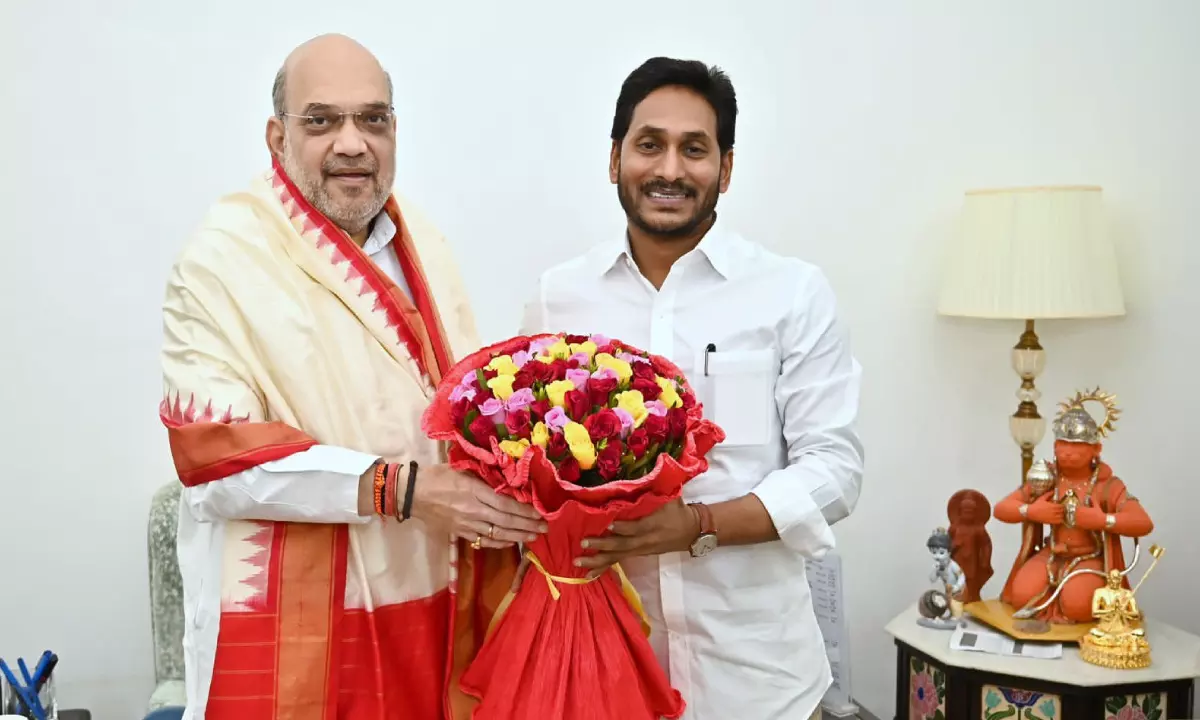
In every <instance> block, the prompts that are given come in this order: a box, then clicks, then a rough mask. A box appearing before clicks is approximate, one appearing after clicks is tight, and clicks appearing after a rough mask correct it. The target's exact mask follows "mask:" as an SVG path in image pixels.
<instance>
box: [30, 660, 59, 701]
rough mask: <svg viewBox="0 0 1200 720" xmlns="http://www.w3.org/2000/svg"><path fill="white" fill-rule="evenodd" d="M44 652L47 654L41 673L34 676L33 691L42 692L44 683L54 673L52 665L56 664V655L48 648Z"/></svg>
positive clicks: (48, 680)
mask: <svg viewBox="0 0 1200 720" xmlns="http://www.w3.org/2000/svg"><path fill="white" fill-rule="evenodd" d="M46 652H47V653H48V655H46V664H45V666H44V667H43V668H42V672H41V674H39V675H38V676H37V677H35V678H34V683H35V684H34V687H33V691H34V692H35V693H39V694H40V693H41V692H42V688H43V687H45V685H46V683H48V682H50V678H51V677H53V675H54V667H55V666H56V665H58V655H55V654H54V653H52V652H50V651H49V650H47V651H46Z"/></svg>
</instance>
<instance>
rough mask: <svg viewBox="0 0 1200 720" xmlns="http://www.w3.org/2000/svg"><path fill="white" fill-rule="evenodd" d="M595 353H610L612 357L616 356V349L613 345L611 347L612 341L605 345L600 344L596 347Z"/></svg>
mask: <svg viewBox="0 0 1200 720" xmlns="http://www.w3.org/2000/svg"><path fill="white" fill-rule="evenodd" d="M596 354H597V355H601V354H607V355H612V356H613V357H616V355H617V349H616V348H615V347H613V344H612V343H609V344H607V345H601V346H600V347H598V348H596Z"/></svg>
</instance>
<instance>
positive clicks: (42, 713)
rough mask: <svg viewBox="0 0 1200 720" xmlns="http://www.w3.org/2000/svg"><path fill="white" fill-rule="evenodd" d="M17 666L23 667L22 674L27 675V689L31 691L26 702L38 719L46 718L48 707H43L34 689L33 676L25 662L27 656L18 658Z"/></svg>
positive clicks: (43, 719)
mask: <svg viewBox="0 0 1200 720" xmlns="http://www.w3.org/2000/svg"><path fill="white" fill-rule="evenodd" d="M17 666H18V667H20V668H21V674H22V675H24V676H25V689H26V690H27V691H28V692H29V702H27V703H25V704H26V705H27V706H28V707H29V710H30V712H32V713H33V716H34V717H35V718H37V720H46V709H45V708H43V707H42V700H41V698H39V697H38V694H37V693H36V692H34V690H33V676H32V675H30V674H29V666H28V665H26V664H25V658H17Z"/></svg>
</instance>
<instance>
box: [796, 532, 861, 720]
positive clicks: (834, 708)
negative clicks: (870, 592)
mask: <svg viewBox="0 0 1200 720" xmlns="http://www.w3.org/2000/svg"><path fill="white" fill-rule="evenodd" d="M807 565H808V567H807V574H808V587H809V590H810V591H811V592H812V601H813V610H814V611H815V612H816V615H817V625H818V626H819V627H820V628H821V636H822V637H823V638H824V639H825V655H826V657H828V658H829V668H830V670H832V671H833V685H831V686H830V688H829V691H828V692H826V693H825V699H824V701H823V702H822V703H821V705H822V707H823V708H824V709H825V710H826V711H827V712H828V713H829V714H831V715H841V716H845V715H853V714H855V713H857V712H858V706H857V705H855V704H854V700H853V697H854V696H853V694H852V693H851V691H850V645H849V643H847V642H846V617H845V614H844V613H843V607H844V599H843V597H842V558H841V557H840V556H839V555H837V554H836V553H829V554H828V555H826V556H825V557H824V558H822V559H821V560H810V561H808V563H807Z"/></svg>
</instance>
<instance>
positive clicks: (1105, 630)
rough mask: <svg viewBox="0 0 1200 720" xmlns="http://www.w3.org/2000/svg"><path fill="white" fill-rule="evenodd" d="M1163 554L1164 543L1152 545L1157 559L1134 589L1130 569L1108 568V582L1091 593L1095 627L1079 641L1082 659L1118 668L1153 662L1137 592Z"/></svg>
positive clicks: (1151, 551)
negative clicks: (1127, 581) (1128, 579)
mask: <svg viewBox="0 0 1200 720" xmlns="http://www.w3.org/2000/svg"><path fill="white" fill-rule="evenodd" d="M1162 554H1163V549H1162V548H1161V547H1159V546H1158V545H1153V546H1151V548H1150V555H1151V556H1153V557H1154V562H1153V563H1151V564H1150V567H1149V569H1147V570H1146V574H1145V575H1143V576H1142V579H1141V580H1140V581H1138V584H1137V587H1135V588H1133V589H1132V590H1130V589H1129V588H1127V587H1125V586H1124V583H1123V580H1124V579H1125V575H1126V574H1127V573H1124V572H1121V571H1120V570H1111V571H1109V573H1108V577H1107V578H1106V579H1107V581H1108V584H1107V586H1106V587H1102V588H1100V589H1099V590H1097V591H1096V594H1095V595H1094V596H1093V597H1092V615H1093V616H1094V617H1095V618H1096V627H1094V628H1092V629H1091V630H1090V631H1088V634H1087V635H1085V636H1084V637H1083V638H1082V639H1081V640H1080V641H1079V657H1080V659H1082V660H1084V661H1085V662H1089V663H1091V664H1093V665H1099V666H1101V667H1107V668H1113V669H1115V670H1133V669H1137V668H1144V667H1149V666H1150V643H1149V642H1147V641H1146V631H1145V630H1144V629H1142V628H1141V627H1140V625H1141V621H1142V611H1141V610H1139V609H1138V605H1137V598H1136V597H1134V596H1135V595H1136V593H1137V591H1138V588H1140V587H1141V586H1142V583H1144V582H1145V581H1146V578H1147V577H1149V576H1150V573H1151V572H1152V571H1153V570H1154V566H1155V565H1157V564H1158V559H1159V558H1160V557H1162ZM1135 562H1136V561H1135Z"/></svg>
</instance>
